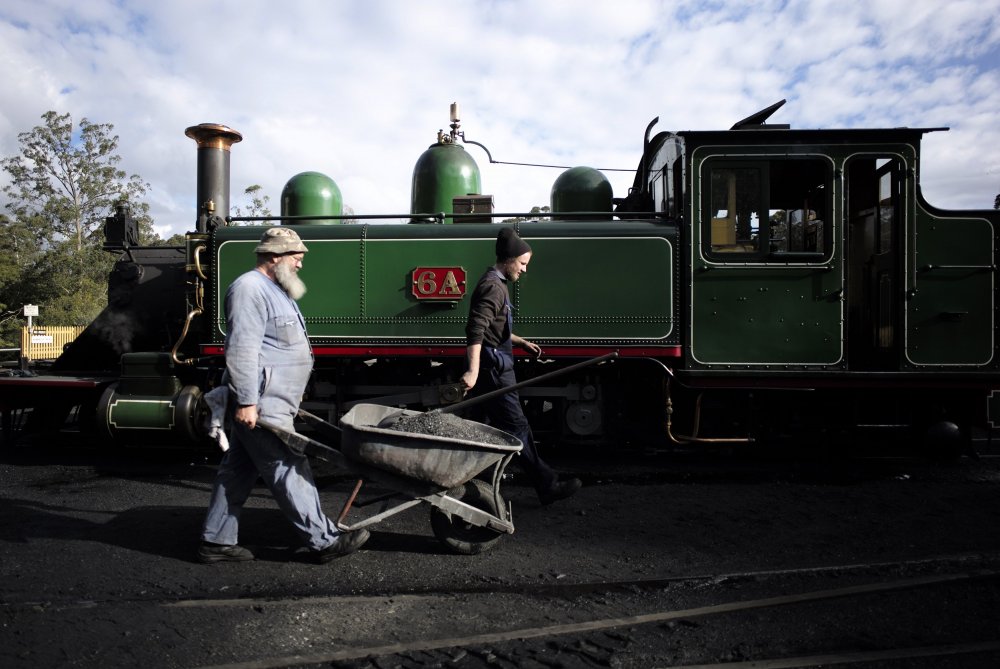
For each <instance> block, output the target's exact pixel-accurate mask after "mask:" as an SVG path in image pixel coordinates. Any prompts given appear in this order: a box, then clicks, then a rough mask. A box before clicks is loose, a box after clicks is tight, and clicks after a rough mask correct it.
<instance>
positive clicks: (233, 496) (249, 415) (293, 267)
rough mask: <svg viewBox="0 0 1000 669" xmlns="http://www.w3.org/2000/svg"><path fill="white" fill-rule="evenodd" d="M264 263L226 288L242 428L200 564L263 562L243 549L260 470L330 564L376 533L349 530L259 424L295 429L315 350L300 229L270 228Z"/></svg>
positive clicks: (215, 499) (228, 457) (233, 392)
mask: <svg viewBox="0 0 1000 669" xmlns="http://www.w3.org/2000/svg"><path fill="white" fill-rule="evenodd" d="M254 251H255V252H256V254H257V266H256V267H255V268H254V269H252V270H250V271H248V272H246V273H244V274H242V275H240V276H239V277H237V278H236V280H235V281H233V283H232V285H230V286H229V289H228V290H227V291H226V300H225V313H226V373H225V376H224V377H223V380H224V381H225V382H226V384H227V386H228V388H229V410H230V412H231V413H230V416H231V423H232V427H231V430H230V432H229V438H228V440H229V449H228V450H227V451H226V454H225V456H224V457H223V459H222V462H221V464H220V465H219V471H218V474H217V475H216V479H215V483H214V485H213V488H212V499H211V501H210V502H209V507H208V513H207V514H206V517H205V523H204V525H203V527H202V534H201V538H202V543H201V546H200V547H199V549H198V560H199V561H201V562H205V563H212V562H222V561H233V562H242V561H246V560H253V559H254V556H253V553H251V552H250V551H249V550H247V549H246V548H244V547H242V546H240V545H238V543H237V538H238V532H239V520H240V512H241V511H242V509H243V504H244V503H245V502H246V500H247V498H248V497H249V496H250V493H251V491H252V490H253V486H254V484H255V483H256V481H257V477H258V476H260V477H261V478H262V479H263V480H264V483H266V484H267V487H268V488H269V489H270V490H271V494H272V495H273V496H274V498H275V500H276V501H277V503H278V506H279V507H280V508H281V511H282V512H283V513H284V514H285V516H286V517H287V518H288V520H289V521H291V523H292V525H293V527H294V528H295V530H296V532H297V534H298V535H299V536H300V537H301V538H302V540H303V541H304V542H305V543H306V545H307V546H308V548H309V550H310V552H311V555H312V556H313V559H314V560H315V561H316V562H319V563H324V562H328V561H330V560H332V559H333V558H335V557H339V556H341V555H346V554H348V553H351V552H353V551H356V550H357V549H358V548H360V547H361V545H362V544H364V543H365V541H367V540H368V536H369V533H368V530H364V529H362V530H357V531H354V532H348V533H345V532H341V531H340V530H338V529H337V526H336V524H335V523H333V522H332V521H331V520H330V519H329V518H328V517H327V516H326V514H324V513H323V509H322V507H321V505H320V499H319V493H318V491H317V490H316V484H315V482H314V480H313V475H312V470H311V468H310V466H309V460H308V459H307V458H306V456H304V455H298V454H296V453H293V452H292V451H291V450H290V449H289V448H288V447H287V446H286V445H285V444H284V443H283V442H282V441H281V440H280V439H279V438H278V437H277V436H276V435H275V434H274V433H273V432H271V431H269V430H267V429H264V428H262V427H258V426H257V422H258V420H263V421H265V422H267V423H268V424H273V425H275V426H277V427H279V428H282V429H285V430H289V431H291V430H293V429H294V419H295V416H296V414H297V413H298V410H299V404H300V402H301V401H302V394H303V393H304V392H305V389H306V384H307V383H308V381H309V374H310V373H311V371H312V365H313V355H312V347H311V346H310V345H309V337H308V335H307V334H306V325H305V320H304V319H303V318H302V312H300V311H299V307H298V305H297V304H296V301H297V300H298V299H299V298H301V297H302V296H303V295H305V292H306V286H305V284H304V283H303V281H302V279H301V278H299V275H298V273H299V270H300V269H301V268H302V260H303V258H304V257H305V254H306V252H307V251H308V249H307V248H306V245H305V244H303V243H302V240H301V239H299V236H298V234H296V232H295V231H294V230H292V229H291V228H286V227H274V228H269V229H268V230H266V231H265V232H264V234H263V236H262V237H261V239H260V243H259V244H258V245H257V247H256V248H255V249H254Z"/></svg>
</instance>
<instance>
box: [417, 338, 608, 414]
mask: <svg viewBox="0 0 1000 669" xmlns="http://www.w3.org/2000/svg"><path fill="white" fill-rule="evenodd" d="M617 357H618V352H617V351H612V352H611V353H605V354H604V355H602V356H600V357H597V358H591V359H590V360H584V361H583V362H578V363H576V364H575V365H570V366H569V367H563V368H562V369H557V370H554V371H551V372H548V373H546V374H542V375H541V376H536V377H534V378H531V379H526V380H524V381H519V382H518V383H515V384H513V385H510V386H506V387H504V388H497V389H496V390H491V391H490V392H488V393H483V394H482V395H477V396H476V397H473V398H470V399H467V400H462V401H461V402H458V403H456V404H449V405H447V406H444V407H441V408H440V409H435V410H434V411H437V412H440V413H454V412H455V411H460V410H462V409H465V408H467V407H470V406H473V405H476V404H479V403H480V402H486V401H488V400H491V399H493V398H494V397H499V396H500V395H506V394H507V393H510V392H514V391H515V390H518V389H520V388H524V387H525V386H531V385H534V384H536V383H541V382H543V381H548V380H549V379H552V378H555V377H557V376H562V375H563V374H569V373H570V372H575V371H576V370H578V369H583V368H584V367H590V366H591V365H596V364H597V363H599V362H604V361H605V360H611V359H613V358H617Z"/></svg>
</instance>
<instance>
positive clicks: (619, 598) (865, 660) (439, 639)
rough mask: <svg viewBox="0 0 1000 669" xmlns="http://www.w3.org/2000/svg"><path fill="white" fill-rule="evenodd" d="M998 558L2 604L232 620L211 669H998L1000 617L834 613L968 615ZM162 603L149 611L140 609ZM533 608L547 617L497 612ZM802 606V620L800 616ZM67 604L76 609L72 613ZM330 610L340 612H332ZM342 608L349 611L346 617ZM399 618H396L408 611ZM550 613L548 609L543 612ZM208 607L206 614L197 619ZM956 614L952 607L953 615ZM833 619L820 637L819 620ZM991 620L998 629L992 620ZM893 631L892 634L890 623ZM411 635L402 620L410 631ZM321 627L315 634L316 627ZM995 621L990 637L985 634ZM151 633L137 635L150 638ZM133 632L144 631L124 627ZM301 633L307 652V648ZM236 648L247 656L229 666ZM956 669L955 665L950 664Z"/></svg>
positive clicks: (994, 597) (982, 601) (183, 624)
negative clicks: (374, 616) (369, 622)
mask: <svg viewBox="0 0 1000 669" xmlns="http://www.w3.org/2000/svg"><path fill="white" fill-rule="evenodd" d="M490 599H494V600H496V602H497V607H496V608H497V615H496V616H495V617H493V618H492V619H485V620H484V619H478V618H476V617H475V616H471V617H469V618H468V619H466V614H465V613H464V612H465V611H466V610H468V611H479V610H481V609H482V607H483V600H490ZM998 602H1000V554H996V555H985V554H963V555H944V556H936V557H932V558H926V559H921V560H901V561H894V562H879V563H863V564H848V565H833V566H827V567H820V568H816V567H809V568H802V569H781V570H764V571H748V572H735V573H727V574H704V575H694V576H686V577H676V578H667V579H649V580H626V581H617V582H602V583H565V584H552V585H548V586H545V587H535V588H530V589H527V588H514V587H478V588H464V589H460V588H459V589H449V590H443V589H440V588H430V589H427V590H425V591H411V592H407V593H381V594H374V595H353V596H317V597H235V598H225V597H223V598H191V599H172V600H171V599H153V600H132V601H124V600H106V601H50V602H21V603H5V604H4V605H3V607H2V608H3V609H7V610H8V611H10V610H12V609H21V610H28V609H34V610H45V611H47V612H50V613H56V612H59V614H60V615H67V614H69V615H76V614H78V615H86V616H90V617H96V618H108V619H116V618H119V617H121V616H124V615H127V613H126V612H127V611H128V610H130V609H132V610H135V609H145V610H146V612H144V613H143V614H142V615H138V616H136V618H137V619H143V620H156V621H158V624H159V625H162V626H164V627H166V628H169V629H191V628H192V620H194V619H205V618H207V619H226V620H229V621H230V622H236V624H235V625H234V626H233V629H234V630H236V631H237V637H236V639H234V641H236V642H237V643H236V644H235V645H236V646H237V647H239V648H241V649H242V650H243V652H237V653H232V654H231V655H232V657H231V658H230V659H229V660H227V661H224V662H220V663H212V664H203V665H201V666H204V667H210V668H211V669H270V668H277V667H293V666H294V667H299V666H334V667H345V668H346V667H350V668H354V669H361V668H365V667H371V668H373V669H382V668H383V667H400V668H403V669H405V668H407V667H414V668H416V667H425V666H431V667H464V668H468V669H474V668H475V669H477V668H479V667H484V668H485V667H490V668H493V669H495V668H497V667H524V666H543V667H544V666H549V667H569V668H572V667H591V666H596V667H602V666H605V667H622V668H627V667H636V668H638V667H686V668H687V669H708V668H710V667H711V668H718V669H749V668H750V667H753V668H756V669H778V668H780V667H819V666H834V665H849V666H866V667H867V666H879V667H883V666H884V667H897V666H898V667H935V668H936V667H944V666H955V667H962V668H969V667H979V666H983V667H988V666H989V667H992V666H996V665H995V662H996V661H997V660H998V659H1000V634H998V631H1000V617H998V615H997V614H996V613H993V614H992V618H990V617H988V616H987V618H985V619H983V620H981V621H980V624H979V626H978V629H972V628H965V629H963V625H955V624H951V625H949V624H948V623H946V622H944V623H943V624H941V625H940V626H939V627H938V628H936V629H935V630H934V633H933V634H927V635H926V636H922V635H921V634H920V633H917V631H914V632H913V633H904V634H901V633H900V631H899V629H900V625H898V624H893V625H891V626H884V625H883V627H884V629H881V630H880V629H879V627H878V626H877V625H875V626H873V627H871V629H870V632H869V633H868V634H861V635H860V636H857V634H855V638H854V640H853V642H851V641H850V640H849V639H846V638H845V635H844V632H845V630H846V629H847V628H848V627H850V628H854V629H855V632H857V628H858V625H857V624H853V623H852V624H851V625H848V626H845V625H844V624H843V623H842V622H841V623H840V624H838V623H837V622H835V621H837V620H840V621H844V620H849V619H854V620H855V621H861V620H868V621H870V622H872V621H874V622H877V621H879V620H881V621H883V622H885V621H889V620H896V621H897V622H901V621H903V620H906V619H908V618H911V617H912V616H913V614H914V612H916V611H921V610H922V611H925V612H933V616H934V619H938V620H944V619H947V618H948V617H953V619H955V620H962V621H966V622H967V621H968V616H967V615H961V612H962V611H963V610H968V609H969V608H970V607H972V608H973V609H975V610H979V611H981V612H984V613H985V612H988V611H990V610H991V609H992V610H993V611H996V610H997V607H996V605H997V603H998ZM441 607H448V608H451V609H453V610H454V612H455V616H454V622H453V625H452V626H451V631H450V632H449V631H446V630H442V629H441V628H440V627H434V626H428V627H427V628H425V629H421V628H420V625H405V624H404V625H401V626H398V627H397V626H396V623H395V621H394V614H396V613H401V614H403V615H402V616H401V618H402V619H403V620H410V619H412V618H414V617H419V611H420V609H428V610H430V609H434V608H441ZM151 608H153V609H158V612H157V613H156V614H154V615H150V614H149V613H148V610H149V609H151ZM359 610H373V611H375V610H381V611H382V612H383V614H384V616H383V618H384V620H385V621H386V624H385V626H384V628H383V629H381V630H370V629H369V630H365V629H353V630H350V627H351V625H350V624H349V621H348V625H347V626H346V627H347V629H348V630H350V631H345V626H344V624H343V623H344V620H343V619H342V616H346V617H350V615H351V614H350V613H349V612H351V611H359ZM511 610H517V611H525V612H531V611H538V612H542V611H544V612H546V613H545V614H544V615H541V616H539V615H532V614H531V613H527V614H524V613H520V614H516V615H508V614H504V613H503V612H504V611H511ZM803 611H806V614H805V615H803ZM74 612H75V614H74ZM338 612H339V614H340V615H338ZM345 612H348V613H345ZM404 612H405V613H404ZM553 612H555V613H553ZM204 614H207V615H204ZM955 614H959V615H955ZM824 619H828V620H830V621H831V623H830V624H829V629H828V630H827V632H828V633H818V632H819V630H818V629H817V626H816V625H815V624H814V623H803V622H802V621H803V620H808V621H816V620H824ZM991 623H992V627H991ZM889 627H891V628H892V630H894V631H893V632H892V633H888V632H887V629H888V628H889ZM407 628H409V629H407ZM265 629H266V630H269V639H268V644H267V645H268V647H271V648H272V649H273V641H274V638H275V637H276V636H282V635H285V636H287V637H288V638H289V639H296V643H297V644H298V646H299V648H300V649H299V650H298V651H296V652H290V653H288V654H276V655H261V654H259V651H255V650H254V641H253V640H254V637H255V635H256V634H257V633H259V632H261V631H262V630H265ZM325 629H326V630H329V631H330V634H329V635H327V636H324V630H325ZM991 629H992V634H991V632H990V630H991ZM151 631H152V630H147V631H146V633H149V632H151ZM133 633H134V634H141V633H143V631H142V630H138V629H137V630H134V631H133ZM303 641H306V643H305V645H306V646H309V647H310V649H311V650H310V652H302V651H301V647H302V645H303V643H302V642H303ZM240 655H243V657H244V658H245V659H237V658H238V657H239V656H240ZM949 663H950V664H949Z"/></svg>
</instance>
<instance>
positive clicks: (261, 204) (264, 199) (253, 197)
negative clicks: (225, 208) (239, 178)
mask: <svg viewBox="0 0 1000 669" xmlns="http://www.w3.org/2000/svg"><path fill="white" fill-rule="evenodd" d="M261 190H263V189H262V188H261V186H260V185H258V184H254V185H252V186H247V187H246V189H244V191H243V194H244V195H246V196H247V197H249V198H250V204H248V205H247V210H246V213H244V212H243V210H242V209H240V207H239V206H238V205H237V206H234V207H233V208H232V209H233V214H232V215H233V216H270V215H271V208H270V207H268V206H267V205H268V203H270V201H271V198H270V197H269V196H267V195H261V192H260V191H261ZM260 223H261V222H260V221H237V222H236V224H237V225H260Z"/></svg>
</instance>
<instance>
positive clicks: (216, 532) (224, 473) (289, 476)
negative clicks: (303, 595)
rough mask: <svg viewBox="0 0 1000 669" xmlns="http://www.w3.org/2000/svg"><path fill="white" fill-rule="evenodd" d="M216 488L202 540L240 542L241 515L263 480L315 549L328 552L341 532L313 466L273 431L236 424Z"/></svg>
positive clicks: (220, 466)
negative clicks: (325, 509)
mask: <svg viewBox="0 0 1000 669" xmlns="http://www.w3.org/2000/svg"><path fill="white" fill-rule="evenodd" d="M229 444H230V446H229V450H228V451H226V454H225V456H224V457H223V458H222V462H221V463H220V465H219V471H218V473H217V474H216V477H215V484H214V486H213V488H212V499H211V501H210V502H209V505H208V513H207V514H206V516H205V524H204V527H203V528H202V534H201V538H202V539H203V540H205V541H210V542H212V543H216V544H224V545H227V546H232V545H235V544H236V543H238V541H237V539H238V535H239V523H240V513H241V512H242V511H243V504H244V503H245V502H246V501H247V499H248V498H249V497H250V493H251V492H252V491H253V487H254V484H255V483H256V482H257V477H258V476H259V477H261V478H262V479H263V480H264V483H265V484H266V485H267V487H268V488H269V489H270V491H271V495H273V496H274V499H275V501H276V502H277V503H278V506H279V507H280V508H281V511H282V512H283V513H284V514H285V516H286V517H287V518H288V520H290V521H291V523H292V525H293V527H294V528H295V531H296V533H297V534H298V535H299V536H300V537H302V539H303V541H304V542H305V543H306V545H307V546H308V547H309V548H310V549H312V550H322V549H324V548H326V547H327V546H329V545H330V544H332V543H333V542H334V540H335V539H336V538H337V535H338V534H339V530H337V527H336V525H335V524H334V523H333V521H331V520H330V519H329V518H328V517H327V516H326V514H325V513H323V509H322V506H321V504H320V499H319V492H318V491H317V490H316V484H315V482H314V481H313V475H312V468H311V467H310V466H309V460H308V458H306V456H304V455H296V454H295V453H293V452H292V451H291V450H289V448H288V447H287V446H286V445H285V444H284V443H283V442H282V441H281V440H280V439H278V437H277V436H275V435H274V434H273V433H271V432H269V431H268V430H266V429H264V428H262V427H258V428H256V429H254V430H250V429H247V426H245V425H242V424H238V423H237V424H235V425H233V428H232V430H230V432H229Z"/></svg>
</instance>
